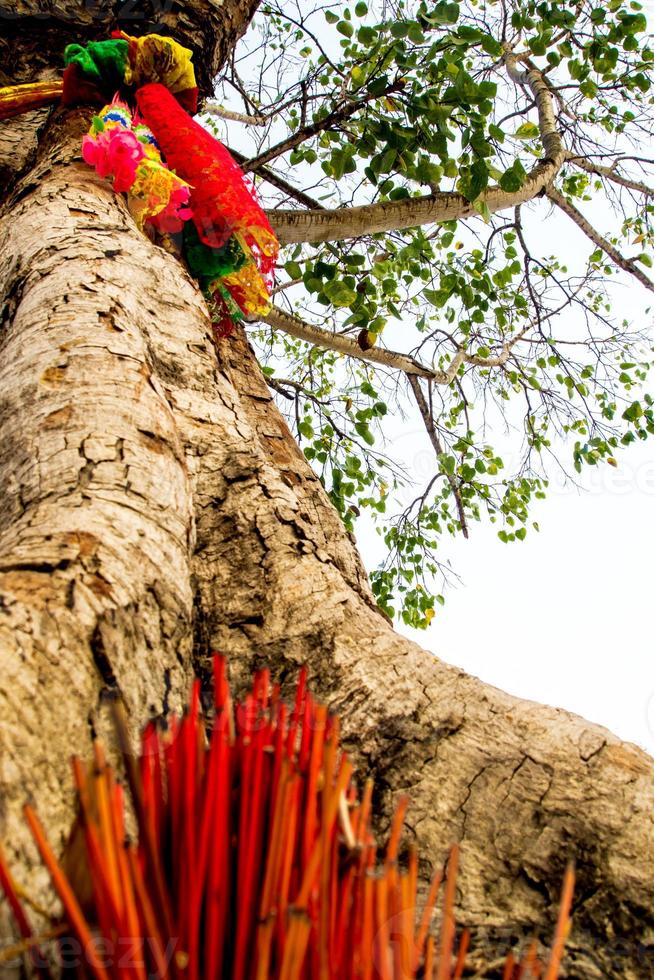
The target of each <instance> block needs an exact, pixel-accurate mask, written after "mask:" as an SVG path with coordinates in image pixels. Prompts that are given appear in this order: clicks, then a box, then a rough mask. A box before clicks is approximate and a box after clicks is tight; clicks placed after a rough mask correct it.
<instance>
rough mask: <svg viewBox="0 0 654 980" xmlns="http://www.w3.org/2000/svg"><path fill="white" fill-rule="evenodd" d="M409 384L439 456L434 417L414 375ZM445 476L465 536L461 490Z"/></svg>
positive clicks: (440, 446)
mask: <svg viewBox="0 0 654 980" xmlns="http://www.w3.org/2000/svg"><path fill="white" fill-rule="evenodd" d="M409 384H410V385H411V391H412V392H413V395H414V398H415V400H416V404H417V406H418V411H419V412H420V415H421V416H422V421H423V422H424V423H425V429H426V430H427V435H428V436H429V441H430V442H431V444H432V446H433V448H434V452H435V453H436V455H437V456H441V455H442V454H443V452H444V448H443V444H442V442H441V440H440V438H439V435H438V432H437V430H436V425H435V424H434V417H433V415H432V413H431V410H430V408H429V405H428V404H427V401H426V399H425V396H424V394H423V391H422V388H421V386H420V380H419V379H418V378H416V377H415V376H409ZM445 478H446V480H447V482H448V483H449V485H450V489H451V490H452V494H453V496H454V499H455V501H456V509H457V511H458V514H459V524H460V525H461V530H462V532H463V537H464V538H467V537H468V523H467V521H466V514H465V510H464V507H463V500H462V498H461V491H460V489H459V484H458V483H457V482H456V480H455V478H454V476H453V475H452V474H451V473H445Z"/></svg>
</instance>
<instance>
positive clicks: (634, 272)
mask: <svg viewBox="0 0 654 980" xmlns="http://www.w3.org/2000/svg"><path fill="white" fill-rule="evenodd" d="M545 193H546V194H547V197H548V198H549V199H550V201H551V202H552V204H556V206H557V208H560V210H561V211H563V213H564V214H567V215H568V217H569V218H571V219H572V221H574V223H575V224H576V225H577V227H578V228H580V229H581V231H583V233H584V235H586V237H587V238H590V240H591V242H593V244H594V245H597V247H598V248H601V249H602V251H603V252H605V253H606V255H608V256H609V258H610V259H611V260H612V261H613V262H615V264H616V265H617V266H618V268H620V269H622V270H623V271H624V272H628V273H629V275H631V276H633V277H634V279H637V280H638V282H639V283H641V285H643V286H644V287H645V289H649V291H650V292H653V293H654V282H652V280H651V279H650V278H649V276H647V275H645V273H644V272H643V270H642V269H641V268H639V266H638V264H637V262H636V259H628V258H627V257H626V256H624V255H623V254H622V252H619V251H618V250H617V248H616V247H615V245H612V244H611V242H609V241H607V239H606V238H603V237H602V235H600V233H599V232H598V231H596V230H595V228H593V226H592V225H591V223H590V222H589V221H587V220H586V218H584V216H583V214H582V213H581V212H580V211H577V209H576V207H575V206H574V204H571V203H570V201H568V199H567V198H565V197H564V196H563V194H561V193H560V192H559V191H557V190H556V188H555V187H548V188H547V190H546V192H545Z"/></svg>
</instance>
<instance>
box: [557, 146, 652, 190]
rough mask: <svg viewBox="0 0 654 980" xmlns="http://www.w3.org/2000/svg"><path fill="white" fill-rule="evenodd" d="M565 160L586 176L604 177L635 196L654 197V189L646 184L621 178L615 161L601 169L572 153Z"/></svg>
mask: <svg viewBox="0 0 654 980" xmlns="http://www.w3.org/2000/svg"><path fill="white" fill-rule="evenodd" d="M565 158H566V160H568V161H569V162H570V163H572V164H573V165H574V166H575V167H579V169H580V170H585V171H586V173H588V174H596V176H598V177H606V179H607V180H610V181H612V183H614V184H619V185H620V186H621V187H626V188H627V189H628V190H630V191H635V192H636V193H637V194H643V195H644V196H645V197H654V187H648V185H647V184H643V183H641V182H640V181H639V180H630V179H629V178H628V177H623V176H622V175H621V174H619V173H618V172H617V170H616V166H617V163H618V161H617V160H616V161H615V163H614V164H612V166H610V167H603V166H602V165H601V164H599V163H592V162H591V161H590V160H587V159H586V157H579V156H576V155H575V154H574V153H570V152H568V153H566V155H565Z"/></svg>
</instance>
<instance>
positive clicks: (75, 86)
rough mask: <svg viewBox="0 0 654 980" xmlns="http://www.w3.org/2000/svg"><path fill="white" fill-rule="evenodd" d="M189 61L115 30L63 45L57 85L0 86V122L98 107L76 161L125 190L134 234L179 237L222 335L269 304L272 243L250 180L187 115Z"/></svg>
mask: <svg viewBox="0 0 654 980" xmlns="http://www.w3.org/2000/svg"><path fill="white" fill-rule="evenodd" d="M192 57H193V55H192V52H191V51H190V50H189V49H188V48H185V47H183V46H182V45H181V44H178V43H177V42H176V41H174V40H173V39H172V38H168V37H163V36H162V35H159V34H148V35H146V36H144V37H140V38H136V37H131V36H130V35H128V34H125V33H123V32H122V31H116V32H114V34H113V35H112V37H111V38H110V39H109V40H105V41H91V42H89V43H88V44H86V45H80V44H70V45H68V47H67V48H66V51H65V54H64V61H65V65H66V67H65V71H64V76H63V80H62V81H47V82H37V83H33V84H29V85H19V86H9V87H5V88H0V119H6V118H9V117H11V116H13V115H17V114H19V113H21V112H26V111H28V110H29V109H33V108H38V107H40V106H43V105H48V104H51V103H52V102H54V101H56V100H58V99H61V101H62V102H63V104H64V105H79V104H87V103H90V104H92V105H97V106H104V107H103V108H102V109H101V110H100V111H99V112H98V114H97V115H96V116H94V117H93V121H92V123H91V128H90V130H89V133H88V134H87V135H86V136H85V137H84V139H83V141H82V156H83V158H84V160H85V161H86V163H88V164H89V165H90V166H92V167H94V168H95V170H96V171H97V173H98V174H99V175H100V176H101V177H103V178H107V179H110V180H111V181H112V186H113V189H114V190H115V191H116V192H117V193H127V194H128V195H129V203H130V210H131V212H132V214H133V215H134V217H135V219H136V222H137V224H138V227H139V228H140V229H141V230H142V231H143V230H145V229H146V228H147V227H148V226H150V227H152V228H154V229H156V230H157V231H158V232H159V233H161V234H164V235H171V234H178V233H179V234H181V251H182V255H183V256H184V258H185V259H186V261H187V263H188V266H189V269H190V271H191V273H192V274H193V275H194V277H195V278H196V279H197V280H198V282H199V284H200V286H201V288H202V290H203V292H204V293H205V295H206V297H207V299H208V301H209V306H210V309H211V312H212V319H213V322H214V326H215V328H216V329H217V332H218V333H219V334H220V335H226V334H228V333H229V332H230V331H231V329H232V326H233V322H234V321H238V320H242V319H244V318H252V319H254V318H260V317H261V316H262V315H263V314H265V313H266V312H267V310H268V309H269V308H270V292H271V289H272V283H273V273H274V269H275V263H276V261H277V256H278V251H279V245H278V242H277V239H276V238H275V235H274V233H273V230H272V228H271V227H270V224H269V222H268V219H267V218H266V216H265V214H264V212H263V211H262V209H261V207H260V205H259V203H258V201H257V198H256V192H255V189H254V186H253V185H252V183H251V182H250V181H249V180H248V179H247V178H246V177H245V175H244V174H243V172H242V171H241V169H240V168H239V166H238V164H237V163H236V162H235V160H234V159H233V158H232V156H231V155H230V154H229V152H228V151H227V150H226V149H225V147H224V146H223V145H222V144H221V143H220V142H219V141H218V140H217V139H215V138H214V137H213V136H211V134H210V133H208V132H207V131H206V130H205V129H204V128H203V127H202V126H200V125H199V124H198V123H196V122H195V121H194V120H193V119H192V118H191V116H190V115H189V113H194V112H195V111H196V110H197V97H198V89H197V85H196V82H195V72H194V69H193V64H192ZM128 103H129V104H128ZM134 103H136V111H135V112H133V111H132V110H131V109H130V105H133V104H134Z"/></svg>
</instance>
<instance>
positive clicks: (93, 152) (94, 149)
mask: <svg viewBox="0 0 654 980" xmlns="http://www.w3.org/2000/svg"><path fill="white" fill-rule="evenodd" d="M144 156H145V148H144V146H143V144H142V143H140V142H139V141H138V139H137V138H136V136H135V135H134V133H132V132H131V130H128V129H123V127H122V126H121V127H119V126H116V127H113V128H111V129H105V130H104V131H103V132H101V133H98V134H97V136H85V137H84V139H83V140H82V157H83V158H84V160H85V162H86V163H88V164H89V165H90V166H92V167H95V169H96V171H97V173H98V175H99V176H100V177H110V176H111V177H113V188H114V190H115V191H118V192H121V191H128V190H129V189H130V188H131V186H132V184H133V183H134V179H135V177H136V168H137V167H138V165H139V163H140V161H141V160H142V159H143V157H144Z"/></svg>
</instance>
